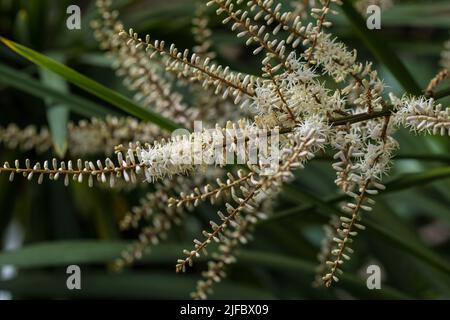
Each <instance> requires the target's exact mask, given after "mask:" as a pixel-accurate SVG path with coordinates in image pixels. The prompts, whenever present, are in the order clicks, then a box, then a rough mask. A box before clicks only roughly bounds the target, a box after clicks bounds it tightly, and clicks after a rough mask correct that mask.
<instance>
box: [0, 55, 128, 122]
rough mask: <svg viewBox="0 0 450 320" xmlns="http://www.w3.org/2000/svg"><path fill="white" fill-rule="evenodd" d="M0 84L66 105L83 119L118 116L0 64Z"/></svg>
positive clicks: (113, 112)
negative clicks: (83, 117)
mask: <svg viewBox="0 0 450 320" xmlns="http://www.w3.org/2000/svg"><path fill="white" fill-rule="evenodd" d="M0 82H1V83H4V84H6V85H10V86H12V87H14V88H16V89H19V90H22V91H25V92H27V93H29V94H31V95H34V96H37V97H40V98H44V99H45V98H50V99H52V100H53V101H58V102H60V103H64V104H66V105H67V106H68V107H70V109H71V110H73V112H76V113H78V114H80V115H82V116H85V117H97V118H104V117H105V116H106V115H108V114H110V115H119V113H117V112H115V111H110V110H108V109H107V108H105V107H103V106H101V105H98V104H96V103H94V102H91V101H89V100H87V99H84V98H82V97H79V96H76V95H73V94H64V93H62V92H60V91H58V90H55V89H53V88H50V87H48V86H45V85H43V84H42V83H41V82H40V81H37V80H35V79H33V78H31V77H30V76H28V75H26V74H25V73H23V72H20V71H17V70H15V69H12V68H10V67H7V66H5V65H2V64H0Z"/></svg>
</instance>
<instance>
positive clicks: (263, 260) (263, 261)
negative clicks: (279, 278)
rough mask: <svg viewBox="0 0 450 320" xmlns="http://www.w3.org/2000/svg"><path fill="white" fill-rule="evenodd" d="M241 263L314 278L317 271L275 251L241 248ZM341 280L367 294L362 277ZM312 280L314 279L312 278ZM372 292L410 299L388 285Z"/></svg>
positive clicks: (387, 296)
mask: <svg viewBox="0 0 450 320" xmlns="http://www.w3.org/2000/svg"><path fill="white" fill-rule="evenodd" d="M238 259H239V263H246V264H250V265H252V266H255V265H257V266H263V267H268V268H271V269H276V270H282V271H284V272H286V271H294V272H296V273H298V274H302V275H307V276H311V279H313V275H314V274H315V273H316V264H315V263H312V262H308V261H303V260H301V259H298V258H292V257H288V256H283V255H279V254H274V253H267V252H257V251H249V250H240V251H239V257H238ZM341 280H342V281H341V282H339V284H340V286H342V287H343V288H352V289H353V290H355V289H358V290H363V291H365V293H366V294H367V291H368V290H367V287H366V283H365V281H362V279H360V278H358V277H356V276H354V275H351V274H343V275H342V276H341ZM311 281H312V280H311ZM369 293H371V294H372V298H374V297H378V298H391V299H408V298H410V297H408V296H407V295H405V294H403V293H401V292H399V291H397V290H395V289H393V288H390V287H388V286H386V285H383V290H382V292H377V290H374V291H372V292H369Z"/></svg>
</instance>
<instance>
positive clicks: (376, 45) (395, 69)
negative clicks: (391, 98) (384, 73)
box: [342, 1, 422, 95]
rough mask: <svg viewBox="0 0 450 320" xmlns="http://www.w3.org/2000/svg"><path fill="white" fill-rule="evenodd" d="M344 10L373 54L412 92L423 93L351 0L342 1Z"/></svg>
mask: <svg viewBox="0 0 450 320" xmlns="http://www.w3.org/2000/svg"><path fill="white" fill-rule="evenodd" d="M342 10H343V11H344V13H345V15H346V16H347V18H348V19H349V20H350V22H351V24H352V25H353V27H354V30H355V32H356V34H357V35H358V36H359V38H360V39H361V41H363V42H364V44H365V45H366V46H367V48H368V49H369V50H370V51H371V52H372V54H373V55H374V56H375V58H377V59H378V60H379V61H380V62H381V63H383V64H384V65H385V66H386V67H387V68H388V69H389V71H390V72H391V73H392V74H393V76H394V77H395V78H396V79H397V81H398V82H399V83H400V84H401V85H402V87H403V88H404V89H405V90H406V91H407V92H408V93H411V94H414V95H421V94H422V89H421V88H420V86H419V85H418V84H417V82H416V80H415V79H414V78H413V76H412V75H411V73H410V72H409V71H408V69H407V68H406V67H405V65H404V64H403V62H402V61H401V60H400V59H399V57H398V56H397V55H396V53H395V52H394V51H392V50H391V49H390V48H389V46H388V45H387V44H386V42H385V41H383V40H382V39H381V38H380V36H379V35H378V34H377V31H376V30H369V29H367V26H366V23H365V21H364V19H363V18H362V17H361V15H360V14H359V13H358V11H356V9H355V8H354V6H353V4H352V3H351V2H350V1H343V2H342Z"/></svg>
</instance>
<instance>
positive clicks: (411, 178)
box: [386, 167, 450, 192]
mask: <svg viewBox="0 0 450 320" xmlns="http://www.w3.org/2000/svg"><path fill="white" fill-rule="evenodd" d="M449 177H450V167H439V168H433V169H430V170H427V171H424V172H418V173H411V174H404V175H402V176H400V177H398V178H396V179H394V180H392V181H390V182H389V183H388V184H387V185H386V191H387V190H389V192H393V191H399V190H403V189H406V188H411V187H415V186H423V185H424V184H427V183H430V182H433V181H436V180H440V179H446V178H449Z"/></svg>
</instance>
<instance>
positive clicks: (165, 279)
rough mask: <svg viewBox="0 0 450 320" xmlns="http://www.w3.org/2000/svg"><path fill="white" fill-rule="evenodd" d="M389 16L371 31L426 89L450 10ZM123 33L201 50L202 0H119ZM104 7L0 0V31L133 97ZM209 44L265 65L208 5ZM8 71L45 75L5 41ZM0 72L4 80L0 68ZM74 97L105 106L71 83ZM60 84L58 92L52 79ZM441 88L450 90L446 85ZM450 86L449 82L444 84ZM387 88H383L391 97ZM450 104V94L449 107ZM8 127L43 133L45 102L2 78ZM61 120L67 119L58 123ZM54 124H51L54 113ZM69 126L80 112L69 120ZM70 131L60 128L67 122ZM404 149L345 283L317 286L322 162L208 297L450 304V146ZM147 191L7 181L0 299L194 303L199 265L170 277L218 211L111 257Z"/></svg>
mask: <svg viewBox="0 0 450 320" xmlns="http://www.w3.org/2000/svg"><path fill="white" fill-rule="evenodd" d="M395 3H396V5H395V6H394V7H393V8H391V9H389V10H387V11H385V12H383V13H382V29H381V30H380V31H374V32H377V33H378V35H379V36H380V37H381V38H382V39H383V41H384V42H385V43H386V44H387V45H388V46H390V47H391V48H392V49H393V50H394V51H395V52H396V53H397V54H398V55H399V57H400V58H401V60H402V61H403V62H404V64H405V65H406V66H407V68H408V69H409V70H410V71H411V73H412V75H413V76H414V78H415V79H416V80H417V81H418V82H419V83H420V86H421V87H422V88H425V87H426V85H427V83H428V81H429V79H430V78H432V77H433V75H434V74H436V72H437V71H439V65H438V61H439V54H440V52H441V50H442V48H443V43H444V41H446V40H448V38H449V30H450V3H449V1H447V0H442V1H395ZM70 4H77V5H79V6H80V7H81V10H82V28H81V30H68V29H67V28H66V26H65V20H66V18H67V14H66V8H67V6H68V5H70ZM115 6H116V7H117V8H118V9H120V13H121V19H122V21H123V22H124V24H125V26H126V27H133V28H134V29H135V30H136V31H138V32H139V33H149V34H151V35H152V36H153V38H157V39H165V40H166V42H174V43H176V44H177V47H178V48H191V47H192V46H193V45H194V41H193V37H192V35H191V33H190V29H191V20H192V17H193V15H194V11H195V2H194V1H187V0H180V1H175V0H170V1H145V0H143V1H137V0H122V1H116V2H115ZM95 16H96V10H95V6H94V3H93V2H92V1H75V0H71V1H64V0H63V1H61V0H23V1H20V0H14V1H13V0H9V1H8V0H0V35H2V36H4V37H6V38H9V39H12V40H14V41H16V42H18V43H20V44H23V45H25V46H27V47H30V48H32V49H34V50H36V51H38V52H40V53H43V54H45V55H47V56H50V57H53V58H56V59H58V60H60V61H63V62H64V63H65V64H66V65H68V66H70V67H71V68H73V69H75V70H78V71H79V72H81V73H82V74H84V75H86V76H88V77H90V78H92V79H94V80H96V81H98V82H100V83H102V84H104V85H105V86H107V87H109V88H112V89H114V90H116V91H118V92H120V93H122V94H124V95H126V96H129V97H131V96H132V95H131V94H130V93H129V92H128V91H127V90H126V89H125V88H124V86H123V85H122V84H121V79H120V78H118V77H115V75H114V71H113V70H112V68H111V67H110V61H109V60H108V59H107V58H106V57H105V56H104V55H103V53H102V52H101V51H100V50H99V49H98V47H97V43H96V41H95V40H94V38H93V36H92V30H91V29H90V27H89V22H90V20H91V19H93V18H95ZM211 20H212V29H213V31H214V35H213V42H214V49H215V50H216V51H217V52H218V53H219V57H218V60H219V61H220V62H221V63H223V64H228V65H230V66H231V67H232V68H233V69H236V70H240V71H243V72H248V73H253V74H258V73H259V69H260V66H259V62H260V59H256V58H254V57H252V55H251V51H252V50H251V48H247V47H245V45H244V44H243V41H242V39H237V38H236V37H235V35H234V34H233V33H232V32H230V31H229V30H228V29H227V27H224V26H222V25H221V24H220V20H219V19H218V18H217V17H215V15H214V12H213V11H211ZM333 20H334V22H335V26H334V28H333V30H334V32H335V34H336V35H337V36H338V37H339V38H340V39H341V40H343V41H344V42H346V43H347V44H348V45H349V46H350V47H354V48H357V49H358V51H359V59H360V60H374V61H375V63H376V67H377V69H378V70H379V72H380V74H381V77H382V78H384V79H385V82H386V84H387V85H388V86H389V90H390V91H393V92H395V93H397V94H402V92H403V89H402V88H401V86H400V85H399V83H398V82H397V81H396V79H395V77H394V76H393V75H392V74H391V73H390V72H389V70H388V69H386V68H385V67H384V66H383V65H382V64H379V63H377V62H376V59H374V58H373V56H372V55H371V53H370V51H369V50H368V49H366V47H365V46H364V45H363V43H362V42H361V41H360V40H359V38H357V36H356V33H355V30H354V28H353V27H352V25H351V24H350V23H349V22H348V20H347V19H346V17H345V15H339V16H338V17H336V18H334V19H333ZM4 65H6V66H8V67H10V68H14V69H15V71H16V72H17V74H22V75H23V74H25V75H28V76H31V77H33V78H35V79H39V81H43V80H42V76H40V71H39V69H38V67H36V66H35V65H33V64H31V63H29V62H28V61H26V60H25V59H23V58H20V57H19V56H18V55H16V54H15V53H13V52H12V51H10V50H9V49H7V48H6V47H5V46H3V45H0V67H1V66H4ZM0 72H2V71H1V70H0ZM52 81H54V82H55V83H56V86H58V84H59V85H60V84H61V82H62V83H63V84H64V85H65V86H67V88H66V89H67V90H69V91H70V92H71V93H73V94H76V95H79V96H82V97H84V98H86V99H89V100H92V101H95V102H97V103H99V104H101V105H104V106H107V107H110V106H109V105H108V104H107V103H104V102H102V101H99V99H98V98H95V97H93V96H91V95H89V94H87V93H85V92H83V91H82V90H80V89H78V88H76V87H74V86H72V85H70V84H67V83H66V82H64V81H63V80H61V79H59V78H56V79H53V80H52ZM55 83H53V84H50V85H55ZM443 86H444V87H445V85H443ZM446 86H447V87H448V86H449V83H448V81H447V83H446ZM389 90H387V91H389ZM441 102H442V103H443V104H444V105H449V104H450V99H442V100H441ZM0 107H1V116H0V126H2V127H4V126H6V125H7V124H8V123H17V124H18V125H19V126H20V127H25V126H26V125H29V124H35V125H36V126H38V127H39V126H43V125H48V120H47V118H48V117H47V116H48V115H47V110H48V107H49V103H46V100H45V99H41V98H39V97H35V96H33V95H31V94H29V93H24V91H23V90H19V89H18V88H17V86H14V85H12V83H11V81H10V79H8V77H5V76H3V77H0ZM64 117H65V116H64V115H60V116H59V118H57V119H59V120H61V119H64ZM49 118H51V117H49ZM69 118H70V119H71V120H78V119H81V118H82V117H81V116H79V115H77V114H75V113H70V115H69ZM63 123H64V122H63ZM397 138H398V140H399V142H400V145H401V148H400V150H399V152H398V156H397V159H396V161H395V165H394V167H393V170H392V173H391V175H390V177H387V178H386V180H385V181H386V182H387V187H388V190H387V191H386V192H385V194H383V195H382V196H379V197H377V199H376V200H377V205H376V206H375V209H374V212H373V213H370V216H369V217H367V220H368V223H367V226H368V228H367V231H366V232H364V233H363V234H362V235H361V236H360V237H358V240H357V241H356V243H355V251H356V253H355V255H354V257H353V258H352V260H351V261H350V262H349V263H347V264H346V265H345V267H344V270H345V271H346V273H345V276H344V277H343V278H342V282H339V283H338V284H337V285H336V286H334V287H333V288H331V289H317V288H313V287H312V285H311V283H312V281H313V280H314V268H315V267H316V264H317V261H316V255H317V253H318V251H319V247H320V241H321V239H322V237H323V231H322V225H323V224H324V223H326V222H327V221H328V219H329V215H330V214H334V213H336V206H335V204H336V202H337V201H338V200H339V199H341V198H340V196H339V193H338V192H337V188H336V187H335V185H334V184H333V181H334V179H335V173H334V171H333V170H332V168H331V159H329V158H327V157H324V158H323V159H318V160H314V161H313V162H312V163H309V164H308V166H307V169H305V170H303V171H301V172H298V179H297V180H296V181H295V182H294V183H292V185H289V186H287V187H286V191H285V192H284V193H283V194H282V195H281V196H280V198H279V199H278V200H277V201H276V205H275V209H274V214H273V217H272V218H271V219H269V220H268V221H266V222H263V223H260V224H259V225H258V227H257V230H256V234H255V240H254V241H253V242H251V243H250V244H249V245H248V246H246V247H245V248H243V249H242V250H241V253H240V255H239V259H238V263H237V264H235V265H233V266H231V268H230V274H229V277H228V278H227V280H226V281H225V282H224V283H221V284H219V285H218V286H217V287H216V290H215V294H214V295H213V296H212V298H218V299H222V298H225V299H226V298H233V299H240V298H242V299H246V298H256V299H258V298H262V299H265V298H275V299H304V298H308V299H315V298H319V299H330V298H331V299H332V298H339V299H346V298H362V299H366V298H419V299H422V298H426V299H442V298H450V179H449V177H450V141H449V138H448V137H424V136H415V135H413V134H410V133H409V132H407V131H406V130H405V131H401V132H399V133H398V135H397ZM52 154H54V153H53V152H52V153H44V154H36V153H35V152H32V151H29V152H22V151H21V150H10V149H6V148H4V146H0V160H1V161H6V160H8V161H12V160H13V159H16V158H18V159H25V158H30V159H32V160H36V161H38V160H43V159H49V158H51V157H52V156H53V155H52ZM148 188H151V187H148V186H147V187H145V186H144V188H139V189H137V190H134V191H133V192H130V193H125V192H118V191H111V190H108V189H103V188H95V189H89V188H88V187H87V185H86V184H71V185H70V186H69V187H67V188H65V187H64V186H63V185H62V183H49V182H44V184H43V185H37V184H36V183H34V182H33V183H29V182H28V181H26V179H21V178H20V177H17V178H16V179H15V180H14V182H13V183H9V182H8V177H7V175H1V176H0V239H1V242H0V243H1V247H0V248H1V251H0V270H2V271H1V272H0V297H2V298H13V299H20V298H83V299H89V298H162V299H164V298H189V292H190V291H192V290H193V289H194V287H195V282H196V280H197V279H198V278H199V274H200V272H201V270H203V269H205V267H206V263H205V261H204V260H203V261H200V262H198V263H196V264H195V265H194V267H193V268H191V269H190V270H189V271H188V273H187V274H182V275H180V274H175V267H174V265H175V261H176V258H177V257H178V256H179V255H180V254H181V251H182V249H183V248H185V247H190V243H191V239H193V238H195V237H198V235H199V234H200V232H201V230H202V229H203V228H204V227H205V226H207V225H208V221H209V220H210V219H211V215H212V214H215V212H214V210H213V209H211V208H210V207H208V206H201V207H200V208H199V209H198V210H197V211H196V212H195V213H193V214H190V215H189V217H188V219H187V220H186V223H185V224H184V225H183V226H182V227H179V228H176V229H174V230H173V232H172V234H171V236H170V237H169V240H168V241H167V242H165V243H163V244H160V245H158V246H157V247H155V248H154V249H153V251H152V253H151V254H150V255H148V256H146V257H145V258H144V259H143V260H142V261H140V262H138V263H137V264H136V265H135V266H133V267H130V268H127V269H126V270H124V271H123V272H121V273H115V272H114V271H113V270H112V266H111V261H113V260H114V259H115V258H116V257H118V256H119V254H120V251H121V250H122V249H124V248H125V246H126V245H127V244H129V243H130V242H131V241H133V240H134V239H135V237H136V235H137V233H135V232H126V233H121V232H120V231H119V230H118V221H119V220H120V219H121V217H123V215H124V213H125V212H126V211H127V210H128V208H130V207H131V206H132V205H134V204H136V203H137V201H138V199H139V197H140V196H142V195H144V194H145V192H146V191H148ZM69 264H77V265H79V266H80V267H81V269H82V290H72V291H70V290H68V289H67V288H66V277H67V275H66V273H65V271H66V267H67V266H68V265H69ZM370 264H378V265H380V266H381V268H382V274H383V281H382V289H381V290H368V289H367V288H366V280H365V279H366V277H367V274H366V267H367V266H368V265H370Z"/></svg>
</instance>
